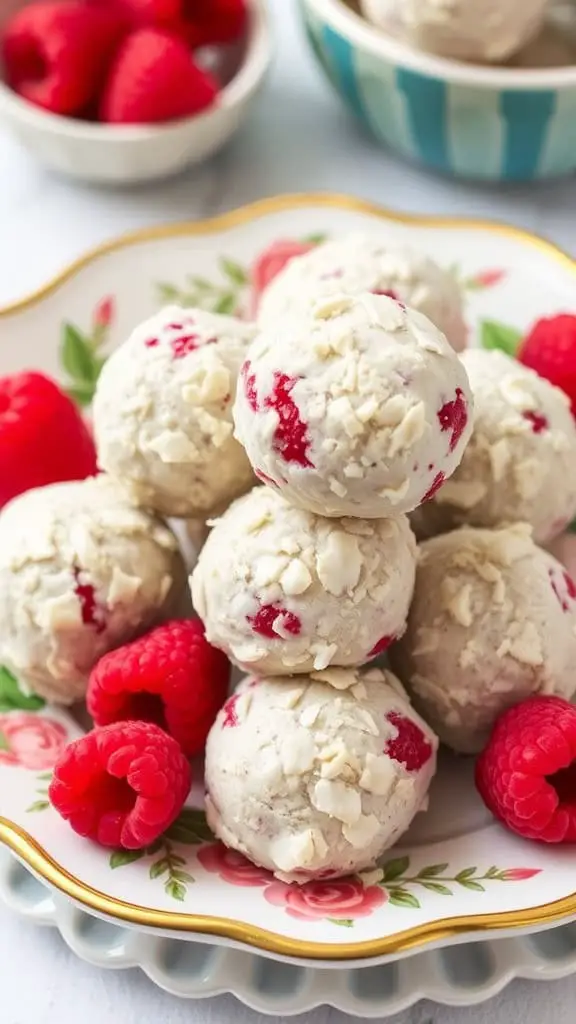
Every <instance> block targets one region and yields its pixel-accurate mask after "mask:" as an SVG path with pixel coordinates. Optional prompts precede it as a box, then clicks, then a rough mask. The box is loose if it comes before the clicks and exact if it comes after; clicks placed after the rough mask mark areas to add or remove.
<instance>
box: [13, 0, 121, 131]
mask: <svg viewBox="0 0 576 1024" xmlns="http://www.w3.org/2000/svg"><path fill="white" fill-rule="evenodd" d="M125 27H126V23H125V20H124V18H123V17H122V15H121V13H120V12H118V11H117V10H116V9H114V8H112V7H110V8H108V7H98V6H96V5H94V6H92V5H90V6H89V5H88V4H85V3H80V2H74V0H70V2H68V3H62V0H46V2H40V3H33V4H29V5H28V6H26V7H24V8H23V9H22V10H21V11H19V12H18V13H17V14H16V15H15V16H14V17H13V18H12V19H10V20H9V21H8V24H7V26H6V28H5V29H4V34H3V37H2V47H1V51H2V57H3V61H4V68H5V75H6V81H7V82H8V85H9V86H11V88H12V89H14V90H15V92H17V93H19V95H20V96H23V97H24V99H26V100H28V101H29V102H30V103H34V104H36V105H37V106H39V107H44V108H45V109H46V110H49V111H51V112H52V113H53V114H65V115H66V114H67V115H71V114H78V113H79V112H80V111H81V110H82V109H83V108H85V107H88V106H89V104H90V102H91V101H92V100H94V99H95V98H96V96H97V95H98V93H99V92H100V89H101V87H102V85H103V82H104V79H105V77H106V72H107V70H108V67H109V64H110V61H111V59H112V57H113V55H114V52H115V51H116V49H117V47H118V45H119V43H120V40H121V38H122V35H123V33H124V31H125Z"/></svg>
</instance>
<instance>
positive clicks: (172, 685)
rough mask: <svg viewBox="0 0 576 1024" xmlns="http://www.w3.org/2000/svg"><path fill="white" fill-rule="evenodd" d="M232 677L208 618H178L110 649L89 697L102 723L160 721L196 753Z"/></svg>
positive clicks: (91, 682)
mask: <svg viewBox="0 0 576 1024" xmlns="http://www.w3.org/2000/svg"><path fill="white" fill-rule="evenodd" d="M229 678H230V665H229V663H228V659H227V658H226V656H225V655H224V654H222V652H221V651H218V650H216V648H215V647H212V646H211V645H210V644H209V643H208V641H207V640H206V637H205V636H204V627H203V625H202V623H201V622H199V621H198V620H182V621H179V620H176V621H173V622H166V623H164V625H162V626H158V628H157V629H154V630H152V631H151V632H150V633H147V634H146V635H145V636H142V637H140V638H139V639H138V640H134V641H133V642H132V643H130V644H126V645H125V646H124V647H120V648H118V649H117V650H115V651H110V652H109V653H108V654H105V655H104V657H103V658H101V659H100V661H99V662H98V664H97V665H96V667H95V668H94V669H93V670H92V673H91V675H90V679H89V682H88V693H87V697H86V701H87V706H88V711H89V713H90V714H91V715H92V718H93V719H94V722H95V724H96V725H108V724H109V723H110V722H119V721H125V720H128V719H138V720H142V721H146V722H155V723H156V724H157V725H159V726H161V727H162V728H163V729H165V730H166V731H167V732H169V733H170V735H171V736H173V737H174V739H176V740H177V741H178V743H179V744H180V746H181V747H182V749H183V750H184V752H185V753H186V754H187V755H188V756H189V757H193V756H195V755H196V754H199V753H201V752H202V750H203V748H204V744H205V742H206V737H207V735H208V732H209V730H210V727H211V726H212V723H213V722H214V719H215V718H216V715H217V713H218V711H219V710H220V708H221V707H222V705H223V703H224V701H225V700H226V696H227V693H228V683H229Z"/></svg>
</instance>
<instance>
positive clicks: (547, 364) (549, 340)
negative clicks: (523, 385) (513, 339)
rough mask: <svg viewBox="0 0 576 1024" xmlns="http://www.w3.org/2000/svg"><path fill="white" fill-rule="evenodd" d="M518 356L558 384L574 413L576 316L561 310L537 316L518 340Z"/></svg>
mask: <svg viewBox="0 0 576 1024" xmlns="http://www.w3.org/2000/svg"><path fill="white" fill-rule="evenodd" d="M518 359H519V360H520V362H521V363H523V364H524V366H528V367H530V369H531V370H535V371H536V373H538V374H539V375H540V376H541V377H544V378H545V379H546V380H549V381H550V383H551V384H555V385H556V387H558V388H561V389H562V391H564V392H565V393H566V394H567V395H568V398H569V399H570V401H571V403H572V413H573V414H574V415H575V416H576V316H573V315H571V314H570V313H561V314H559V315H558V316H552V317H549V318H547V319H543V320H538V322H537V323H535V324H534V326H533V328H532V330H531V331H530V332H529V334H528V335H527V336H526V338H525V339H524V341H523V342H522V343H521V344H520V348H519V349H518Z"/></svg>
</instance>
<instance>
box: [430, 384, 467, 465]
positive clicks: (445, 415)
mask: <svg viewBox="0 0 576 1024" xmlns="http://www.w3.org/2000/svg"><path fill="white" fill-rule="evenodd" d="M437 415H438V421H439V423H440V430H441V431H442V433H444V432H445V431H446V430H449V431H450V444H449V448H450V451H451V452H453V451H454V449H455V447H456V445H457V444H458V441H459V440H460V438H461V437H462V434H463V432H464V429H465V427H466V424H467V423H468V406H467V404H466V399H465V398H464V394H463V392H462V391H461V390H460V388H456V395H455V397H454V399H453V401H452V402H445V403H444V405H443V406H442V408H441V409H440V410H439V411H438V414H437Z"/></svg>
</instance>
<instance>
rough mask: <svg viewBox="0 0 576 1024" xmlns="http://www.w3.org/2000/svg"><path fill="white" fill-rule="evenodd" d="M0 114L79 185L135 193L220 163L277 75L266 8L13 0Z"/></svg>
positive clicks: (131, 0) (239, 3) (231, 1)
mask: <svg viewBox="0 0 576 1024" xmlns="http://www.w3.org/2000/svg"><path fill="white" fill-rule="evenodd" d="M2 7H3V10H2V14H1V15H0V18H1V21H0V116H2V117H3V119H4V120H5V122H6V123H7V124H8V125H9V126H10V127H11V128H12V130H13V131H14V133H15V134H16V136H17V137H18V138H19V139H20V141H21V142H22V143H23V144H24V145H25V146H26V147H27V148H28V149H29V150H30V151H31V152H32V153H33V154H34V155H35V156H37V158H38V159H39V160H40V161H41V162H42V163H43V164H45V165H46V166H47V167H49V168H51V169H52V170H55V171H57V172H60V173H63V174H66V175H69V176H70V177H73V178H76V179H80V180H84V181H90V182H94V183H102V184H106V183H109V184H132V183H136V182H142V181H149V180H153V179H157V178H163V177H167V176H169V175H172V174H176V173H178V172H179V171H182V170H183V169H184V168H186V167H188V166H191V165H193V164H197V163H200V162H201V161H203V160H205V159H206V158H207V157H209V156H211V155H212V154H213V153H214V152H216V151H217V150H218V149H219V148H220V147H221V146H223V145H224V144H225V143H226V142H227V141H228V139H229V138H230V137H231V136H232V135H233V134H234V132H235V131H236V129H237V128H238V127H239V126H240V124H241V122H242V119H243V117H244V116H245V114H246V112H247V110H248V108H249V106H250V102H251V100H252V98H253V97H254V95H255V94H256V92H257V90H258V88H259V86H260V85H261V83H262V81H263V79H264V76H265V73H266V71H267V68H268V65H269V62H270V54H271V40H270V30H269V24H268V18H267V14H266V5H265V3H264V2H263V0H32V2H25V3H22V0H16V2H14V0H12V2H9V3H8V5H7V9H5V8H4V5H2Z"/></svg>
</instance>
